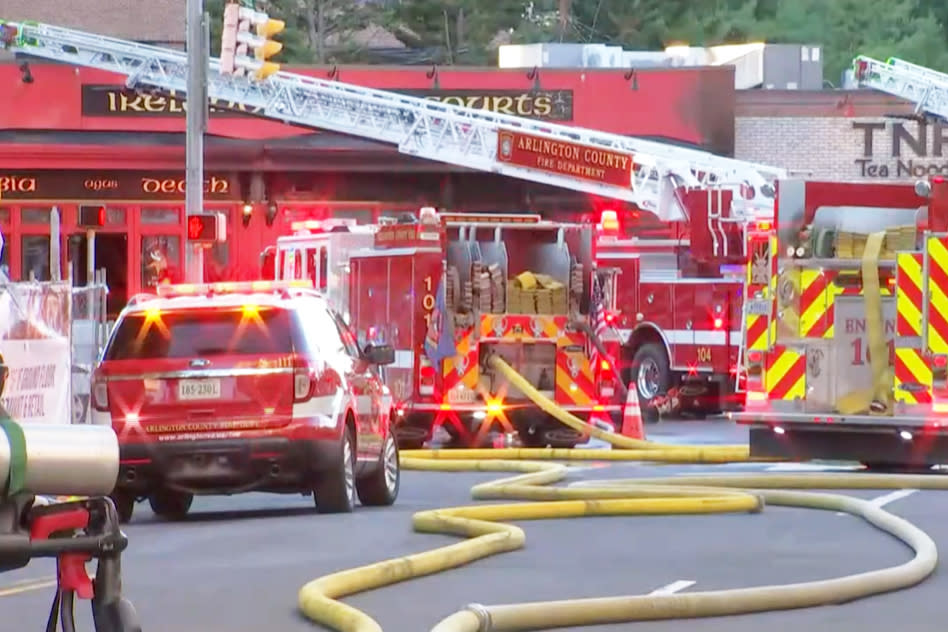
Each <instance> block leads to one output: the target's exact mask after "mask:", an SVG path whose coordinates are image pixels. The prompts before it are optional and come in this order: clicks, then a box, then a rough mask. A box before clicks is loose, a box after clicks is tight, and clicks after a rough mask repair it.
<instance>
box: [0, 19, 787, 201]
mask: <svg viewBox="0 0 948 632" xmlns="http://www.w3.org/2000/svg"><path fill="white" fill-rule="evenodd" d="M231 21H233V20H231ZM0 45H3V46H4V47H5V48H7V49H8V50H10V51H12V52H14V53H17V54H21V55H28V56H32V57H38V58H42V59H49V60H52V61H56V62H63V63H70V64H75V65H78V66H88V67H91V68H98V69H101V70H106V71H109V72H113V73H116V74H119V75H123V76H126V77H127V78H128V79H127V84H128V86H129V87H131V88H136V89H144V90H149V89H150V90H156V91H159V92H170V91H173V92H174V93H175V94H179V95H180V94H186V93H187V88H188V86H187V65H188V64H187V55H186V54H185V53H183V52H179V51H175V50H171V49H167V48H161V47H156V46H148V45H144V44H137V43H134V42H130V41H126V40H121V39H115V38H109V37H103V36H101V35H94V34H90V33H85V32H82V31H77V30H74V29H67V28H61V27H57V26H52V25H49V24H39V23H35V22H11V21H0ZM264 48H265V47H264ZM228 55H229V53H228ZM224 61H225V63H224V66H223V67H222V65H221V60H218V59H211V60H210V68H209V73H208V86H207V96H208V98H210V99H214V100H216V102H219V103H229V104H232V105H233V106H234V107H245V108H247V109H252V110H253V111H254V112H256V113H257V114H258V115H259V116H263V117H266V118H270V119H274V120H278V121H284V122H286V123H291V124H293V125H300V126H304V127H311V128H318V129H326V130H332V131H336V132H340V133H344V134H349V135H353V136H359V137H362V138H366V139H370V140H375V141H378V142H383V143H388V144H393V145H396V146H398V149H399V151H400V152H402V153H405V154H409V155H412V156H417V157H420V158H426V159H429V160H434V161H437V162H443V163H448V164H454V165H459V166H461V167H465V168H469V169H475V170H478V171H488V172H494V173H500V174H503V175H507V176H510V177H514V178H520V179H524V180H530V181H533V182H539V183H542V184H548V185H552V186H557V187H562V188H565V189H572V190H576V191H584V192H587V193H591V194H595V195H599V196H604V197H608V198H613V199H619V200H625V201H628V202H631V203H633V204H635V205H636V206H638V207H639V208H641V209H643V210H646V211H649V212H652V213H655V214H656V215H658V216H659V217H660V218H663V219H666V220H681V219H685V218H686V214H685V209H684V208H683V207H682V205H681V203H680V200H679V195H680V189H681V188H685V189H694V188H708V187H713V188H719V189H726V190H733V191H739V192H740V193H741V195H740V196H735V200H736V202H738V203H735V205H734V213H733V214H739V213H740V214H753V213H754V212H755V210H756V209H759V208H770V207H772V199H771V198H772V195H773V186H772V184H773V181H774V180H775V179H777V178H779V177H782V176H783V175H785V173H784V171H783V170H781V169H776V168H772V167H768V166H765V165H757V164H752V163H748V162H744V161H740V160H734V159H731V158H724V157H721V156H716V155H714V154H710V153H708V152H704V151H700V150H695V149H688V148H683V147H677V146H673V145H669V144H663V143H658V142H653V141H646V140H641V139H637V138H629V137H626V136H621V135H618V134H608V133H604V132H598V131H594V130H588V129H582V128H578V127H569V126H563V125H555V124H551V123H548V122H539V121H534V120H531V119H526V118H520V117H515V116H509V115H503V114H494V113H491V112H486V111H482V110H475V109H469V108H463V107H459V106H453V105H447V104H443V103H437V102H434V101H431V100H428V99H424V98H419V97H411V96H406V95H401V94H397V93H394V92H389V91H384V90H375V89H371V88H364V87H361V86H356V85H351V84H346V83H343V82H340V81H330V80H321V79H316V78H314V77H309V76H305V75H300V74H294V73H288V72H275V73H272V74H267V73H264V74H265V75H267V76H266V78H265V80H258V79H257V78H256V77H255V76H251V75H248V74H247V73H246V72H244V73H241V74H228V73H231V72H233V70H234V68H233V66H234V64H233V60H232V59H225V60H224ZM258 62H259V64H257V65H259V66H260V67H261V68H263V67H264V66H266V65H267V64H268V63H270V62H265V61H260V60H258ZM253 67H256V66H253ZM248 69H251V70H253V68H251V67H248ZM271 70H272V63H271ZM258 72H259V69H258ZM268 72H269V71H268Z"/></svg>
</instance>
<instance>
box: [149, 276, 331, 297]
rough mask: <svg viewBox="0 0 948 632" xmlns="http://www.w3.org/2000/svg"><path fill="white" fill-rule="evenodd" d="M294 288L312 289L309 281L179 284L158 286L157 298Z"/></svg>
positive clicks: (311, 283) (266, 291)
mask: <svg viewBox="0 0 948 632" xmlns="http://www.w3.org/2000/svg"><path fill="white" fill-rule="evenodd" d="M295 288H300V289H305V288H309V289H312V288H313V282H312V281H311V280H309V279H295V280H293V281H227V282H223V283H179V284H176V285H171V284H167V285H159V286H158V287H157V292H158V296H160V297H161V298H172V297H176V296H207V295H209V294H270V293H272V292H280V291H286V290H291V289H295Z"/></svg>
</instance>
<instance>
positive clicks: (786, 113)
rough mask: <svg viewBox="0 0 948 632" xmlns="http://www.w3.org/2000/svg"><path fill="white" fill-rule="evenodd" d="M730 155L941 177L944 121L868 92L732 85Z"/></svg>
mask: <svg viewBox="0 0 948 632" xmlns="http://www.w3.org/2000/svg"><path fill="white" fill-rule="evenodd" d="M736 99H737V100H736V107H735V156H736V157H737V158H740V159H743V160H750V161H755V162H761V163H766V164H771V165H774V166H778V167H784V168H787V169H790V170H792V171H794V172H795V173H799V174H801V175H806V176H807V177H812V178H818V179H826V180H842V181H873V182H912V181H915V180H918V179H920V178H925V177H927V176H929V175H938V174H941V175H948V124H945V123H941V122H934V121H926V120H924V119H921V120H920V119H919V118H918V117H916V116H915V115H914V107H913V106H912V105H911V104H910V103H907V102H905V101H902V100H900V99H897V98H895V97H890V96H888V95H884V94H881V93H878V92H874V91H868V90H867V91H862V90H860V91H844V90H840V91H836V90H833V91H829V90H827V91H819V92H804V91H795V90H787V91H783V90H781V91H773V90H760V91H750V90H748V91H738V93H737V96H736Z"/></svg>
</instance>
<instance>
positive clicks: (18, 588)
mask: <svg viewBox="0 0 948 632" xmlns="http://www.w3.org/2000/svg"><path fill="white" fill-rule="evenodd" d="M56 583H57V582H56V578H55V577H53V578H41V579H26V580H22V581H18V582H13V583H12V584H8V585H7V586H4V587H3V588H0V597H12V596H13V595H19V594H20V593H25V592H29V591H31V590H40V589H42V588H50V587H52V586H55V585H56Z"/></svg>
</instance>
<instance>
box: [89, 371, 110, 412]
mask: <svg viewBox="0 0 948 632" xmlns="http://www.w3.org/2000/svg"><path fill="white" fill-rule="evenodd" d="M92 407H93V408H94V409H95V410H97V411H99V412H100V413H105V412H108V411H109V385H108V383H107V382H106V381H105V380H104V379H103V378H102V376H101V375H93V376H92Z"/></svg>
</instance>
